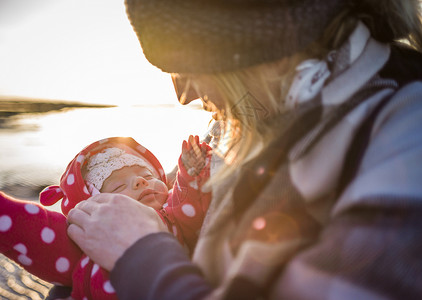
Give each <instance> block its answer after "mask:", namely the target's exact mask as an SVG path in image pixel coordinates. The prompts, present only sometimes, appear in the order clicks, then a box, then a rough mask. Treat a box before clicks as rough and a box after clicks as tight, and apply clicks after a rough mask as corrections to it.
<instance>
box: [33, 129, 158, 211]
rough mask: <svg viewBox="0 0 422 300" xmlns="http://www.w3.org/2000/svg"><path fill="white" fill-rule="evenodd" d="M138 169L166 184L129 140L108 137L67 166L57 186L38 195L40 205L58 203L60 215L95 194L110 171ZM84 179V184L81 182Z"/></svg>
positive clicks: (145, 152) (154, 162)
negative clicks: (136, 166) (145, 169)
mask: <svg viewBox="0 0 422 300" xmlns="http://www.w3.org/2000/svg"><path fill="white" fill-rule="evenodd" d="M132 165H140V166H145V167H148V168H149V169H151V171H152V172H154V173H155V175H156V176H157V177H158V178H159V179H160V180H162V181H163V182H166V176H165V173H164V170H163V167H162V166H161V164H160V162H159V161H158V159H157V158H156V157H155V156H154V155H153V154H152V153H151V152H150V151H149V150H148V149H146V148H145V147H143V146H142V145H140V144H138V143H137V142H136V141H135V140H134V139H132V138H129V137H112V138H107V139H103V140H100V141H97V142H94V143H92V144H91V145H89V146H87V147H85V148H84V149H83V150H82V151H81V152H79V153H78V154H77V155H76V156H75V158H74V159H73V160H72V161H71V162H70V163H69V165H68V166H67V168H66V171H65V173H64V174H63V175H62V177H61V179H60V186H49V187H47V188H45V189H44V190H43V191H42V192H41V193H40V202H41V204H43V205H46V206H50V205H53V204H55V203H56V202H57V201H59V200H62V202H61V209H62V212H63V214H64V215H67V214H68V213H69V210H71V209H72V208H74V207H75V205H76V204H78V203H79V202H81V201H83V200H86V199H88V198H89V197H91V196H93V195H95V194H97V193H99V190H100V189H101V187H102V184H103V182H104V180H105V179H107V178H108V177H109V176H110V175H111V173H112V172H113V171H114V170H118V169H121V168H123V167H125V166H132ZM84 178H85V180H84Z"/></svg>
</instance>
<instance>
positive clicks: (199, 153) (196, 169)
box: [181, 135, 208, 176]
mask: <svg viewBox="0 0 422 300" xmlns="http://www.w3.org/2000/svg"><path fill="white" fill-rule="evenodd" d="M207 154H208V146H207V144H206V143H205V142H203V143H202V144H199V137H198V136H195V137H193V136H192V135H190V136H189V139H188V141H183V144H182V156H181V158H182V163H183V165H184V167H185V169H186V170H187V172H188V174H189V175H190V176H197V175H198V174H199V173H200V172H201V170H202V169H203V168H204V166H205V159H206V157H207Z"/></svg>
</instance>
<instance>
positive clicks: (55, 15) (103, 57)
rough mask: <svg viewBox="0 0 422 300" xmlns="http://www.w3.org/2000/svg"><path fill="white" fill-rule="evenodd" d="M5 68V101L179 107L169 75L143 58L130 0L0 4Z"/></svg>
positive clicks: (0, 65)
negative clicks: (126, 2)
mask: <svg viewBox="0 0 422 300" xmlns="http://www.w3.org/2000/svg"><path fill="white" fill-rule="evenodd" d="M0 70H1V72H0V97H1V96H22V97H34V98H46V99H56V100H71V101H82V102H89V103H104V104H120V105H130V104H151V103H157V104H168V103H170V104H175V103H177V102H176V101H177V100H176V97H175V93H174V90H173V86H172V84H171V79H170V76H169V74H166V73H163V72H161V71H160V70H159V69H158V68H156V67H154V66H152V65H151V64H149V63H148V61H147V60H146V59H145V57H144V56H143V54H142V50H141V47H140V45H139V42H138V40H137V38H136V35H135V33H134V32H133V29H132V27H131V26H130V23H129V21H128V19H127V16H126V12H125V7H124V0H0ZM152 101H153V102H152Z"/></svg>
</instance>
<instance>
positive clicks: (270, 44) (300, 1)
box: [126, 0, 347, 73]
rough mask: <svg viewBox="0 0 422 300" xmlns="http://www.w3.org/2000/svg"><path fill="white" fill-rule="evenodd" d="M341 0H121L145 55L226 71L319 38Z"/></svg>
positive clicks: (169, 64)
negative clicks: (124, 4) (124, 1)
mask: <svg viewBox="0 0 422 300" xmlns="http://www.w3.org/2000/svg"><path fill="white" fill-rule="evenodd" d="M346 2H347V1H346V0H296V1H293V0H243V1H242V0H199V1H198V0H126V6H127V13H128V15H129V19H130V21H131V23H132V26H133V28H134V30H135V32H136V34H137V36H138V38H139V40H140V43H141V46H142V49H143V51H144V54H145V56H146V58H147V59H148V60H149V61H150V62H151V63H152V64H153V65H155V66H157V67H158V68H160V69H161V70H163V71H165V72H170V73H212V72H223V71H230V70H235V69H239V68H244V67H248V66H252V65H256V64H260V63H264V62H269V61H273V60H277V59H280V58H282V57H285V56H289V55H291V54H293V53H296V52H298V51H301V50H303V49H304V48H305V47H306V46H307V45H309V44H310V43H311V42H313V41H314V40H316V39H317V38H319V37H320V36H321V35H322V33H323V31H324V29H325V27H326V26H327V25H328V24H329V23H330V21H332V19H333V18H334V17H335V16H336V15H337V14H338V13H339V12H340V10H341V9H342V8H343V7H344V6H345V4H346Z"/></svg>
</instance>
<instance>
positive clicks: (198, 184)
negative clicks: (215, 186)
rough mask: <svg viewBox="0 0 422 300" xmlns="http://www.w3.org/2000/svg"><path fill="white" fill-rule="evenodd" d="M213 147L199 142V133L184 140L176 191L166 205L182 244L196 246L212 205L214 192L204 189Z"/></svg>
mask: <svg viewBox="0 0 422 300" xmlns="http://www.w3.org/2000/svg"><path fill="white" fill-rule="evenodd" d="M210 151H211V148H210V147H209V146H208V145H207V144H206V143H202V144H199V138H198V137H195V138H194V137H192V136H191V137H189V140H188V141H187V142H186V141H184V142H183V146H182V155H181V156H180V159H179V170H178V172H177V175H176V181H175V184H174V186H173V191H172V194H171V196H170V197H169V201H168V206H167V207H166V208H165V211H166V213H167V217H168V219H169V220H170V221H171V223H172V227H173V228H172V229H173V233H174V234H175V235H176V236H177V237H178V239H179V241H180V242H182V244H186V245H187V246H188V248H189V249H191V250H192V249H193V247H194V246H195V244H196V241H197V238H198V233H199V230H200V229H201V226H202V222H203V220H204V216H205V213H206V211H207V209H208V206H209V203H210V199H211V193H210V192H206V191H204V190H203V185H204V184H205V182H206V180H207V179H208V178H209V172H210V162H211V152H210Z"/></svg>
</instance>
